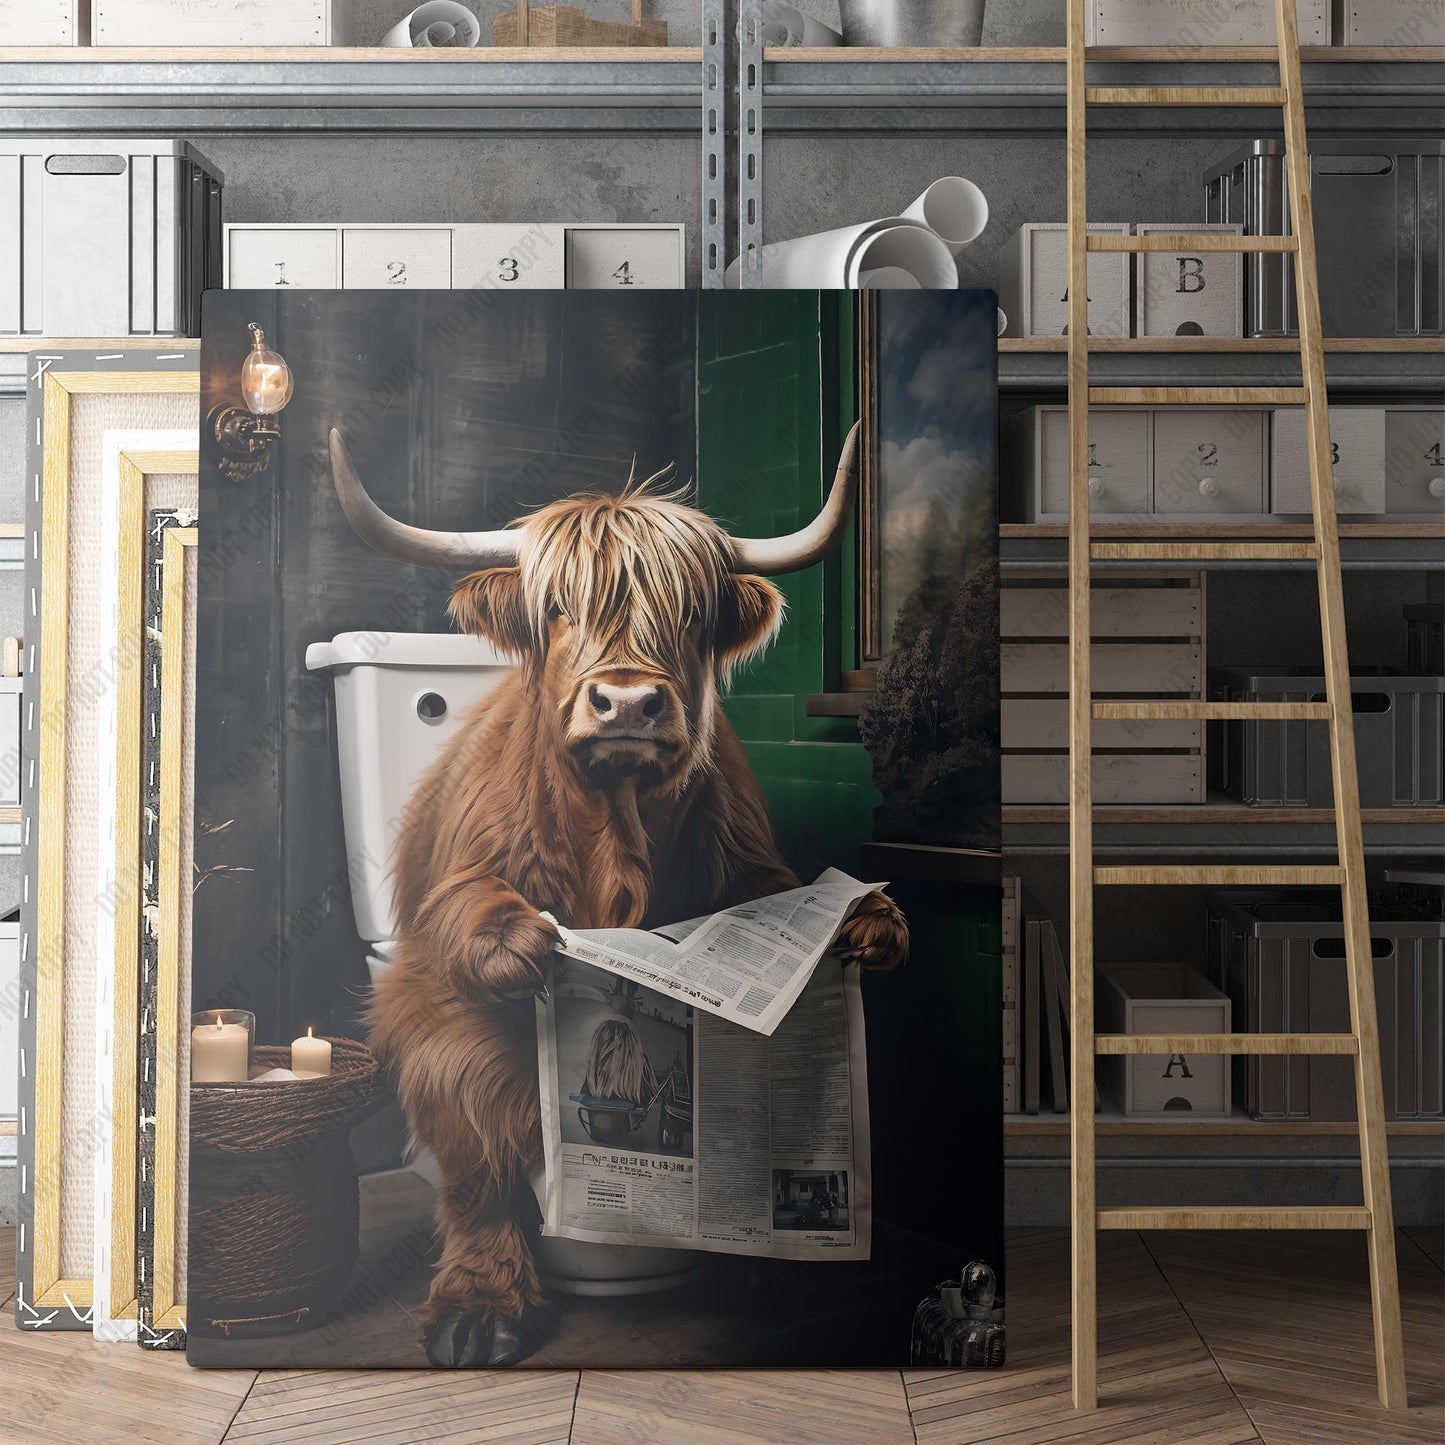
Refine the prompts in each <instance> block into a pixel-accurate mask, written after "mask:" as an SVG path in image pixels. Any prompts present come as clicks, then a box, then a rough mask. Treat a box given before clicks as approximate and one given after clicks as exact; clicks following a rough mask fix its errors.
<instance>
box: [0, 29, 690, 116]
mask: <svg viewBox="0 0 1445 1445" xmlns="http://www.w3.org/2000/svg"><path fill="white" fill-rule="evenodd" d="M701 68H702V50H701V49H700V48H698V47H694V46H670V47H667V48H665V49H635V50H544V49H537V50H526V51H524V50H496V49H477V50H465V51H459V50H424V51H417V50H399V49H382V48H374V49H341V48H337V49H320V48H317V49H309V48H308V49H285V48H279V47H278V48H273V49H240V48H236V49H225V50H222V49H217V50H204V49H181V50H166V49H155V50H151V49H145V50H122V49H89V48H85V47H81V48H77V49H66V50H51V49H43V48H35V49H0V130H4V131H18V130H35V129H45V130H54V131H64V132H67V133H71V134H79V135H84V134H102V133H114V132H117V131H118V132H120V133H122V134H127V135H139V134H146V135H154V134H159V133H165V134H168V135H187V136H202V135H207V134H214V133H217V132H225V133H238V132H242V133H284V134H288V135H295V134H307V133H327V134H334V133H338V132H339V133H347V132H363V133H375V132H385V133H390V134H407V133H418V132H420V133H426V132H433V133H435V132H447V131H459V130H465V131H503V132H517V133H528V134H530V133H535V132H543V133H546V132H554V133H556V132H562V133H566V132H577V131H584V130H585V131H588V132H599V131H601V132H616V133H630V134H636V133H651V134H663V135H692V134H696V133H697V131H698V129H699V124H700V121H699V95H700V88H701V84H700V76H701Z"/></svg>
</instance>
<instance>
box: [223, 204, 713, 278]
mask: <svg viewBox="0 0 1445 1445" xmlns="http://www.w3.org/2000/svg"><path fill="white" fill-rule="evenodd" d="M685 243H686V227H685V226H683V225H681V224H662V223H657V224H653V223H649V222H643V223H638V224H624V223H622V222H610V221H609V222H597V223H590V222H587V223H575V224H574V223H542V222H508V223H487V224H472V223H465V224H460V225H398V224H386V223H377V224H375V225H333V224H311V223H309V222H291V223H286V224H248V223H243V222H235V223H232V224H230V225H228V226H227V227H226V244H225V256H226V285H227V287H228V288H230V289H232V290H239V289H243V288H253V287H254V288H263V287H264V288H271V287H279V286H291V287H313V288H318V289H322V290H329V289H334V288H342V289H346V290H357V289H371V290H392V289H402V288H410V289H412V290H427V289H432V290H447V289H456V290H476V289H484V290H496V291H506V290H513V289H515V290H553V289H558V288H560V287H562V286H564V285H565V286H566V287H568V288H569V289H571V290H591V289H609V288H613V287H623V286H632V287H636V288H638V289H641V290H648V289H657V288H677V287H681V286H682V284H683V279H684V266H685V256H684V247H685Z"/></svg>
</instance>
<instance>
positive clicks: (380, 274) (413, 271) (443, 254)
mask: <svg viewBox="0 0 1445 1445" xmlns="http://www.w3.org/2000/svg"><path fill="white" fill-rule="evenodd" d="M341 284H342V286H343V287H344V288H345V289H346V290H348V291H392V290H412V291H427V290H431V291H449V290H450V289H451V285H452V233H451V231H450V230H448V229H445V228H441V227H438V228H435V229H433V228H427V227H417V226H346V227H344V228H343V229H342V232H341Z"/></svg>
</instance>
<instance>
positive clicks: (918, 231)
mask: <svg viewBox="0 0 1445 1445" xmlns="http://www.w3.org/2000/svg"><path fill="white" fill-rule="evenodd" d="M763 265H764V271H763V274H764V276H766V275H767V269H766V267H767V261H766V258H764V263H763ZM865 271H875V272H876V271H890V272H896V271H905V272H907V273H908V275H910V276H912V277H913V278H914V282H915V285H916V286H918V287H921V288H922V289H924V290H926V291H956V290H957V289H958V266H957V264H956V263H955V262H954V259H953V253H952V252H951V251H950V250H949V249H948V247H947V246H946V245H945V244H944V243H943V241H942V240H940V239H939V238H938V237H937V236H936V235H934V234H933V232H932V231H930V230H928V229H927V228H926V227H924V226H921V225H917V224H914V223H911V222H907V221H901V220H900V221H893V222H891V223H890V224H888V225H885V226H884V227H883V229H882V230H879V231H875V232H873V233H872V234H871V235H868V236H865V237H863V239H862V240H861V241H860V242H859V244H858V245H857V247H856V248H855V249H854V252H853V255H852V256H851V257H849V260H848V282H847V284H848V285H849V286H853V287H858V286H861V285H862V284H863V283H862V280H861V278H862V275H863V273H864V272H865Z"/></svg>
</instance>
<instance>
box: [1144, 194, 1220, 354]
mask: <svg viewBox="0 0 1445 1445" xmlns="http://www.w3.org/2000/svg"><path fill="white" fill-rule="evenodd" d="M1134 231H1135V234H1136V235H1140V236H1150V235H1164V236H1182V235H1188V236H1196V235H1198V236H1209V235H1221V236H1238V235H1240V234H1242V232H1243V227H1241V226H1237V225H1217V224H1216V225H1201V224H1199V223H1197V222H1196V223H1189V222H1183V221H1176V222H1171V223H1167V224H1166V223H1161V224H1149V225H1139V226H1135V227H1134ZM1134 265H1135V288H1134V291H1135V302H1136V305H1135V332H1136V334H1137V335H1139V336H1243V335H1244V258H1243V257H1242V256H1241V254H1240V253H1239V252H1238V251H1202V252H1201V251H1190V250H1180V251H1140V252H1139V253H1138V254H1137V256H1136V257H1135V261H1134Z"/></svg>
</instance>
